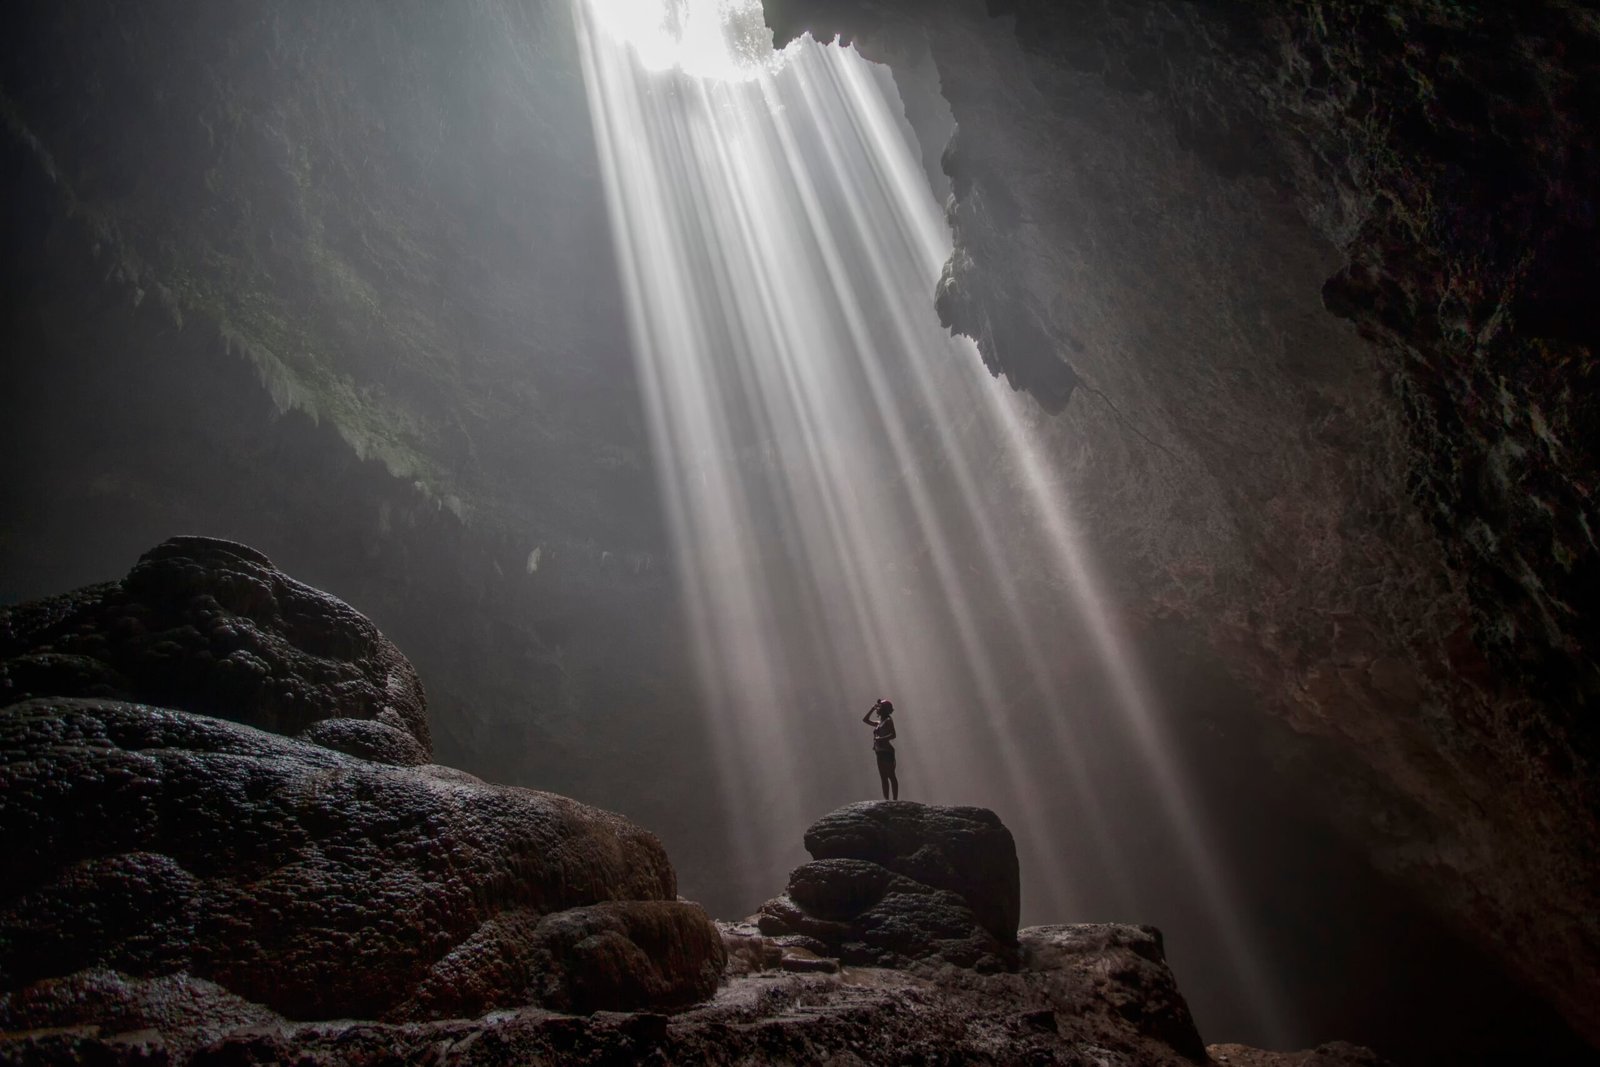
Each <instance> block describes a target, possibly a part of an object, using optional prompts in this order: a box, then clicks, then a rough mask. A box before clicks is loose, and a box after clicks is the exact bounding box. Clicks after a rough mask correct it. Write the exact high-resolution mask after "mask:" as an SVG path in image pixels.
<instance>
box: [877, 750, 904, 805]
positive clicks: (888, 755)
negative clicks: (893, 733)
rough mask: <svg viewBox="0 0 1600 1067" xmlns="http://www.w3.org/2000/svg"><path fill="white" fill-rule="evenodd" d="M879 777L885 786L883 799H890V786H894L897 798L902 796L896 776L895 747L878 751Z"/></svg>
mask: <svg viewBox="0 0 1600 1067" xmlns="http://www.w3.org/2000/svg"><path fill="white" fill-rule="evenodd" d="M878 779H879V782H880V784H881V785H882V786H883V799H885V800H888V799H889V787H890V785H891V784H892V785H893V786H894V795H895V799H897V800H898V799H899V797H900V783H899V782H897V781H895V777H894V749H892V748H891V749H889V750H888V751H880V752H879V753H878Z"/></svg>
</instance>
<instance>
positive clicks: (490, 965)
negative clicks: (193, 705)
mask: <svg viewBox="0 0 1600 1067" xmlns="http://www.w3.org/2000/svg"><path fill="white" fill-rule="evenodd" d="M0 731H3V732H0V750H3V751H4V752H5V754H6V758H7V764H6V768H7V769H6V774H7V776H8V778H7V781H6V782H5V785H6V793H5V794H4V795H5V796H6V797H7V798H8V801H7V803H8V805H15V806H16V808H17V810H12V809H11V807H9V806H8V808H7V809H6V810H5V812H4V814H5V816H6V818H5V821H4V824H3V825H4V826H5V827H6V833H7V837H6V838H5V839H4V840H3V842H0V843H3V845H4V846H5V847H6V848H7V849H8V850H9V851H10V852H11V853H12V854H18V853H24V854H26V855H27V859H28V862H29V864H30V866H28V867H25V868H24V869H23V870H21V871H19V876H20V880H21V881H23V882H25V883H30V884H31V885H32V886H33V888H32V889H31V890H29V891H28V892H26V893H24V894H23V895H22V896H21V897H20V898H19V897H15V896H13V897H10V898H8V899H7V900H6V901H5V902H4V909H5V910H4V911H3V912H0V946H3V948H4V952H5V955H4V957H3V959H0V974H4V975H5V976H6V982H7V986H8V988H7V989H6V991H5V992H4V993H3V994H0V1027H3V1028H4V1029H5V1030H7V1031H10V1032H9V1033H4V1034H0V1058H3V1059H5V1060H6V1061H7V1062H19V1063H47V1062H59V1061H75V1062H91V1061H92V1062H101V1063H113V1064H122V1063H145V1062H152V1061H154V1062H178V1063H182V1062H197V1063H198V1062H207V1063H215V1062H226V1063H233V1064H269V1063H282V1062H321V1061H323V1060H324V1059H333V1060H337V1061H339V1062H356V1061H367V1060H380V1061H383V1062H419V1061H420V1062H450V1063H461V1064H491V1063H505V1062H547V1061H560V1062H563V1063H595V1064H599V1063H619V1062H645V1061H648V1062H652V1063H663V1064H671V1063H684V1064H688V1063H696V1064H698V1063H717V1064H738V1063H750V1062H802V1063H811V1062H849V1063H904V1062H937V1063H990V1064H1011V1063H1031V1062H1039V1063H1097V1064H1101V1065H1115V1067H1155V1065H1181V1064H1193V1063H1207V1062H1212V1061H1211V1060H1210V1057H1208V1052H1207V1049H1206V1048H1205V1047H1204V1046H1203V1045H1202V1043H1201V1039H1200V1035H1199V1033H1198V1031H1197V1030H1196V1028H1195V1024H1194V1020H1193V1019H1192V1018H1191V1017H1190V1014H1189V1010H1188V1007H1187V1005H1186V1004H1185V1002H1184V999H1183V997H1182V995H1181V994H1180V993H1179V992H1178V989H1177V986H1176V984H1175V983H1174V981H1173V977H1172V972H1171V971H1170V970H1169V969H1168V967H1167V965H1166V962H1165V958H1164V954H1163V950H1162V942H1161V935H1160V934H1159V933H1158V932H1157V931H1156V930H1154V929H1153V928H1150V927H1142V926H1123V925H1115V924H1093V925H1076V926H1036V927H1029V928H1026V929H1023V930H1017V929H1016V925H1015V923H1016V918H1015V916H1016V908H1017V886H1018V881H1017V870H1016V858H1015V850H1014V848H1013V846H1012V842H1011V835H1010V832H1009V831H1008V830H1006V828H1005V827H1004V826H1003V825H1002V824H1001V823H1000V821H999V820H998V819H997V818H996V817H995V815H994V814H993V813H992V812H989V811H986V810H983V809H979V808H935V807H924V806H922V805H918V804H911V803H905V802H895V803H888V802H885V803H882V804H856V805H851V806H849V807H846V808H843V809H840V810H839V811H836V812H833V813H832V814H830V815H828V816H826V817H824V818H823V819H821V820H819V821H818V822H817V823H816V825H815V826H813V827H812V830H811V832H810V833H808V834H807V842H808V847H809V848H811V850H812V852H813V854H815V855H818V856H819V857H822V858H819V859H818V860H816V861H815V862H813V863H809V864H806V865H804V866H803V867H801V868H800V869H799V870H798V871H796V872H795V875H794V876H793V877H791V879H790V886H789V894H788V898H789V899H798V900H803V901H805V902H806V907H808V908H811V909H819V910H820V912H821V913H825V914H830V915H838V916H842V918H840V919H838V920H829V919H822V918H814V917H813V914H814V913H813V912H807V913H799V914H802V917H801V919H800V920H799V921H800V922H801V923H803V924H809V925H807V926H806V928H807V929H821V930H824V931H826V930H831V929H832V928H833V927H837V928H838V929H839V931H840V933H841V936H843V937H848V938H850V940H844V941H841V942H840V945H839V948H840V950H841V951H840V955H842V956H843V957H844V958H843V959H842V960H841V959H837V958H833V956H832V955H830V954H829V953H830V952H831V946H830V945H826V944H822V943H821V941H820V940H819V939H817V938H813V937H810V936H807V935H804V934H801V935H796V934H792V933H788V932H785V933H781V934H779V936H776V937H768V936H765V934H764V933H763V932H762V931H758V930H757V929H756V927H755V926H753V925H752V924H750V923H724V924H717V926H713V925H712V924H710V923H708V922H707V921H706V920H705V918H704V915H703V913H700V912H699V911H698V909H697V908H695V906H693V905H689V904H685V903H682V902H677V901H672V900H670V899H663V898H662V895H663V894H667V893H670V888H671V879H672V872H671V868H670V867H669V866H667V864H666V861H665V857H664V856H663V855H662V854H661V852H660V848H659V846H658V845H656V843H655V841H654V840H653V839H652V838H650V837H649V835H647V834H644V833H642V832H641V831H639V830H637V829H635V828H633V827H630V826H628V825H627V824H626V823H624V822H623V821H622V820H621V819H618V818H616V817H615V816H606V815H604V813H599V812H595V811H593V810H592V809H587V808H584V807H583V806H582V805H578V804H575V803H573V802H572V801H567V800H563V799H562V798H559V797H553V796H550V795H548V794H540V793H533V792H529V791H527V790H496V789H494V788H493V787H489V786H485V785H483V784H481V783H478V782H476V781H475V780H473V779H472V778H471V777H470V776H467V775H463V774H461V773H460V772H450V771H447V770H445V769H443V768H436V767H432V766H429V767H423V768H397V767H390V766H383V765H379V764H375V763H371V762H367V761H363V760H359V759H355V758H352V757H350V756H347V755H342V754H338V753H333V752H324V751H320V750H318V749H317V748H315V746H312V745H310V744H307V743H305V742H300V741H293V740H285V739H282V738H277V737H273V736H271V735H268V734H265V733H262V732H261V731H257V730H254V729H252V728H249V727H244V726H239V725H237V724H232V723H227V722H223V721H221V720H217V719H211V718H206V717H202V716H196V715H192V714H188V713H184V712H177V711H166V710H161V709H155V708H150V707H144V706H139V705H129V704H118V703H114V702H99V701H92V700H83V699H62V700H53V701H52V700H34V701H28V702H25V703H23V704H19V705H16V706H13V707H11V708H9V709H6V710H5V711H3V712H0ZM19 753H28V754H30V756H29V758H28V759H17V758H16V755H17V754H19ZM224 768H226V770H227V771H228V772H229V773H227V774H224V773H222V771H223V769H224ZM52 782H54V783H57V784H56V785H55V786H54V787H53V788H52V786H51V783H52ZM91 792H92V793H93V795H92V796H86V795H85V794H88V793H91ZM169 793H177V794H180V795H181V796H182V798H183V804H182V805H181V808H180V807H178V806H175V805H174V804H172V803H171V799H172V798H170V797H167V796H166V795H167V794H169ZM12 798H20V799H12ZM63 798H68V799H69V800H70V799H71V798H77V804H72V803H65V802H63ZM164 798H166V801H167V803H165V804H163V799H164ZM80 805H81V806H80ZM112 811H117V812H123V813H125V818H122V819H118V820H111V819H106V818H104V816H105V814H106V813H108V812H112ZM180 811H187V812H189V813H190V814H188V815H183V814H180ZM229 820H231V822H230V821H229ZM13 828H15V829H16V831H17V832H16V833H15V835H13ZM41 834H42V835H43V836H42V837H39V836H38V835H41ZM29 835H33V836H29ZM36 838H37V839H38V844H37V846H36V847H34V848H33V850H32V851H31V852H28V842H29V841H31V840H35V839H36ZM841 853H847V854H849V855H840V854H841ZM856 857H870V858H856ZM900 871H912V872H916V875H917V878H920V879H925V880H920V881H919V880H917V879H915V878H913V877H911V876H910V875H908V874H904V873H898V872H900ZM800 887H805V888H800ZM880 888H882V889H883V893H882V895H881V896H879V895H878V892H879V889H880ZM608 893H609V894H614V895H620V894H630V895H632V896H633V897H635V898H646V899H603V900H599V901H598V902H595V903H591V904H588V905H586V906H571V905H573V904H574V902H575V901H577V900H579V899H581V898H584V897H591V898H592V897H596V896H603V895H605V894H608ZM874 896H876V897H877V899H876V900H873V901H866V898H868V897H874ZM895 896H898V897H900V898H901V899H900V900H899V901H898V902H897V903H894V904H886V902H887V901H888V900H889V898H890V897H895ZM652 897H654V899H648V898H652ZM863 902H865V903H863ZM562 904H564V905H567V906H565V907H563V908H562V910H552V908H555V907H558V906H560V905H562ZM769 907H770V906H769ZM780 910H782V909H780ZM784 913H785V914H787V913H788V912H787V911H784ZM773 914H774V912H772V911H770V910H765V909H764V911H763V915H762V918H761V927H762V930H763V931H764V930H766V929H767V928H768V926H769V920H770V918H771V916H772V915H773ZM474 924H476V929H475V930H472V929H469V928H471V927H472V926H473V925H474ZM891 927H894V929H891ZM991 927H992V928H991ZM462 931H467V936H466V937H464V938H463V937H461V936H460V934H461V932H462ZM950 935H954V936H950ZM708 938H709V939H708ZM979 944H981V945H982V946H983V951H982V952H979V953H976V954H975V953H973V952H971V951H969V950H970V948H971V946H973V945H979ZM808 945H809V946H810V947H807V946H808ZM424 946H426V947H424ZM857 961H859V962H862V963H866V964H871V965H864V966H858V965H856V963H857ZM883 963H896V964H899V965H901V966H899V967H896V968H885V967H883V966H881V965H880V964H883ZM1002 963H1003V966H1002ZM64 970H71V973H70V974H64V975H61V976H59V977H56V976H53V975H55V974H56V973H57V972H61V971H64ZM719 979H720V982H721V988H720V989H718V983H719ZM713 991H716V996H715V999H713V1000H711V1001H710V1002H708V1003H698V1004H696V1003H693V1002H696V1001H705V1000H706V998H707V997H709V996H710V994H711V993H712V992H713ZM493 1008H512V1009H514V1010H511V1011H506V1012H501V1013H498V1014H494V1015H488V1016H487V1017H485V1012H488V1011H489V1010H490V1009H493ZM608 1008H609V1009H619V1010H596V1009H608ZM638 1009H646V1010H638ZM654 1009H678V1010H676V1011H674V1012H673V1013H672V1014H670V1015H669V1014H661V1013H660V1011H659V1010H654ZM572 1012H582V1013H587V1014H583V1015H574V1014H571V1013H572ZM333 1016H341V1017H344V1018H343V1019H342V1021H339V1022H332V1023H328V1022H316V1021H307V1020H316V1019H324V1018H329V1017H333ZM352 1020H354V1021H352ZM402 1020H410V1022H402ZM1216 1052H1217V1056H1216V1059H1215V1062H1216V1063H1219V1064H1222V1063H1247V1064H1251V1065H1252V1067H1280V1065H1282V1067H1291V1065H1294V1064H1315V1065H1316V1067H1380V1061H1378V1060H1377V1059H1376V1058H1375V1057H1373V1056H1372V1055H1371V1054H1370V1053H1369V1052H1367V1051H1366V1050H1364V1049H1357V1048H1354V1047H1353V1046H1327V1047H1325V1048H1322V1049H1318V1050H1316V1051H1315V1052H1314V1053H1305V1054H1298V1055H1295V1056H1286V1055H1282V1054H1277V1053H1267V1052H1262V1051H1260V1050H1257V1049H1250V1048H1245V1047H1243V1046H1227V1047H1226V1048H1225V1049H1224V1048H1221V1047H1219V1048H1218V1049H1217V1050H1216Z"/></svg>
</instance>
